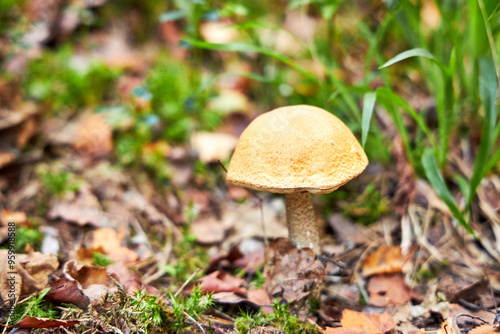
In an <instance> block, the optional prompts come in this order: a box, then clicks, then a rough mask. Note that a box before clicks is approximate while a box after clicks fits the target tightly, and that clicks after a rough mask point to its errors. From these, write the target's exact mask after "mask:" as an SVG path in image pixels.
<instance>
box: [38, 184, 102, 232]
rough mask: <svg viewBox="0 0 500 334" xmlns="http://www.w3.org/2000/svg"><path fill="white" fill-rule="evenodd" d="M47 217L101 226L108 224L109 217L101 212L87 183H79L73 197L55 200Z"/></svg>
mask: <svg viewBox="0 0 500 334" xmlns="http://www.w3.org/2000/svg"><path fill="white" fill-rule="evenodd" d="M47 217H48V218H49V219H54V220H55V219H61V220H64V221H67V222H71V223H76V224H78V225H80V226H84V225H87V224H90V225H93V226H96V227H101V226H106V225H108V224H109V218H108V217H106V215H105V214H104V213H103V212H102V210H101V208H100V205H99V201H98V199H97V197H96V196H95V195H94V194H93V193H92V191H91V188H90V186H89V185H88V184H82V185H80V187H79V189H78V192H77V194H76V196H75V198H73V199H70V200H65V199H62V200H58V201H56V202H55V203H54V204H53V205H52V207H51V208H50V210H49V212H48V214H47Z"/></svg>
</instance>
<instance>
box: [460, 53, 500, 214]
mask: <svg viewBox="0 0 500 334" xmlns="http://www.w3.org/2000/svg"><path fill="white" fill-rule="evenodd" d="M497 92H498V81H497V78H496V73H495V65H494V63H493V60H492V59H491V58H483V59H481V60H480V62H479V95H480V96H481V101H482V103H483V108H484V120H483V129H482V134H481V141H480V143H479V148H478V151H477V155H476V159H475V161H474V167H473V169H472V176H471V178H470V192H469V197H468V198H467V205H468V206H470V205H471V204H472V201H473V200H474V196H475V195H476V190H477V187H478V186H479V184H480V183H481V180H482V179H483V177H484V176H485V175H486V173H487V172H488V169H487V168H488V166H490V164H489V161H490V159H491V158H490V155H491V153H492V149H493V145H494V144H495V139H496V138H495V137H496V134H495V127H496V124H497V114H498V107H497V105H496V100H497V97H498V96H497Z"/></svg>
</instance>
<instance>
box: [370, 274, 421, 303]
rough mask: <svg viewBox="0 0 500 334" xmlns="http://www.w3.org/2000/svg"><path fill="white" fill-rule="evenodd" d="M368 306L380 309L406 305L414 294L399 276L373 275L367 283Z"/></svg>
mask: <svg viewBox="0 0 500 334" xmlns="http://www.w3.org/2000/svg"><path fill="white" fill-rule="evenodd" d="M367 291H368V293H369V294H370V304H372V305H375V306H380V307H386V306H389V305H399V304H404V303H407V302H408V301H409V300H410V299H411V298H412V297H415V293H414V292H413V291H412V290H411V288H410V287H408V286H407V285H406V283H405V281H404V278H403V277H402V276H401V275H400V274H392V275H391V274H387V275H374V276H372V277H370V279H369V281H368V286H367Z"/></svg>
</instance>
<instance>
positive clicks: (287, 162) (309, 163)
mask: <svg viewBox="0 0 500 334" xmlns="http://www.w3.org/2000/svg"><path fill="white" fill-rule="evenodd" d="M367 165H368V158H367V157H366V154H365V152H364V151H363V149H362V148H361V145H359V143H358V141H357V140H356V138H355V137H354V135H353V134H352V132H351V131H350V130H349V128H348V127H347V126H346V125H345V124H344V123H342V121H341V120H339V119H338V118H337V117H335V116H334V115H332V114H331V113H329V112H328V111H326V110H324V109H321V108H317V107H312V106H307V105H296V106H288V107H281V108H277V109H274V110H272V111H270V112H267V113H265V114H262V115H260V116H259V117H257V118H256V119H255V120H253V121H252V122H251V123H250V125H248V127H247V128H246V129H245V131H243V133H242V134H241V137H240V139H239V140H238V144H237V145H236V149H235V151H234V154H233V156H232V158H231V162H230V163H229V168H228V173H227V181H228V182H229V183H231V184H234V185H238V186H242V187H245V188H250V189H254V190H258V191H269V192H273V193H280V194H285V202H286V218H287V223H288V233H289V239H290V240H291V241H292V242H293V243H294V244H295V245H296V246H297V247H298V248H303V247H309V248H312V249H313V250H314V251H315V252H316V253H317V254H318V253H319V252H320V247H319V232H318V228H317V226H316V219H315V213H314V208H313V205H312V199H311V193H313V194H327V193H330V192H332V191H334V190H337V188H338V187H340V186H342V185H344V184H345V183H347V182H348V181H350V180H351V179H353V178H355V177H356V176H358V175H359V174H361V172H362V171H363V170H364V169H365V168H366V166H367Z"/></svg>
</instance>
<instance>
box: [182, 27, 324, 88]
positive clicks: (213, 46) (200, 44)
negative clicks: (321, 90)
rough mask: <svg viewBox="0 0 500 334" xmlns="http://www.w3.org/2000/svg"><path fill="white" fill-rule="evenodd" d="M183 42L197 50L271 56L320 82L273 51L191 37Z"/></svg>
mask: <svg viewBox="0 0 500 334" xmlns="http://www.w3.org/2000/svg"><path fill="white" fill-rule="evenodd" d="M183 41H184V42H186V43H189V44H191V45H192V46H194V47H197V48H202V49H207V50H219V51H232V52H255V53H259V54H263V55H266V56H269V57H271V58H274V59H276V60H279V61H281V62H282V63H285V64H287V65H289V66H290V67H292V68H294V69H295V70H297V71H299V72H300V73H302V74H303V75H304V76H306V77H308V78H310V79H313V80H316V81H317V80H318V78H317V77H316V76H315V75H314V74H312V73H310V72H308V71H307V70H305V69H304V68H302V67H301V66H299V65H297V64H296V63H295V62H294V61H293V60H292V59H290V58H288V57H286V56H284V55H282V54H280V53H277V52H275V51H273V50H270V49H267V48H264V47H261V46H258V45H255V44H251V43H248V42H233V43H221V44H220V43H209V42H205V41H200V40H198V39H196V38H192V37H189V36H185V37H184V38H183Z"/></svg>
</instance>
